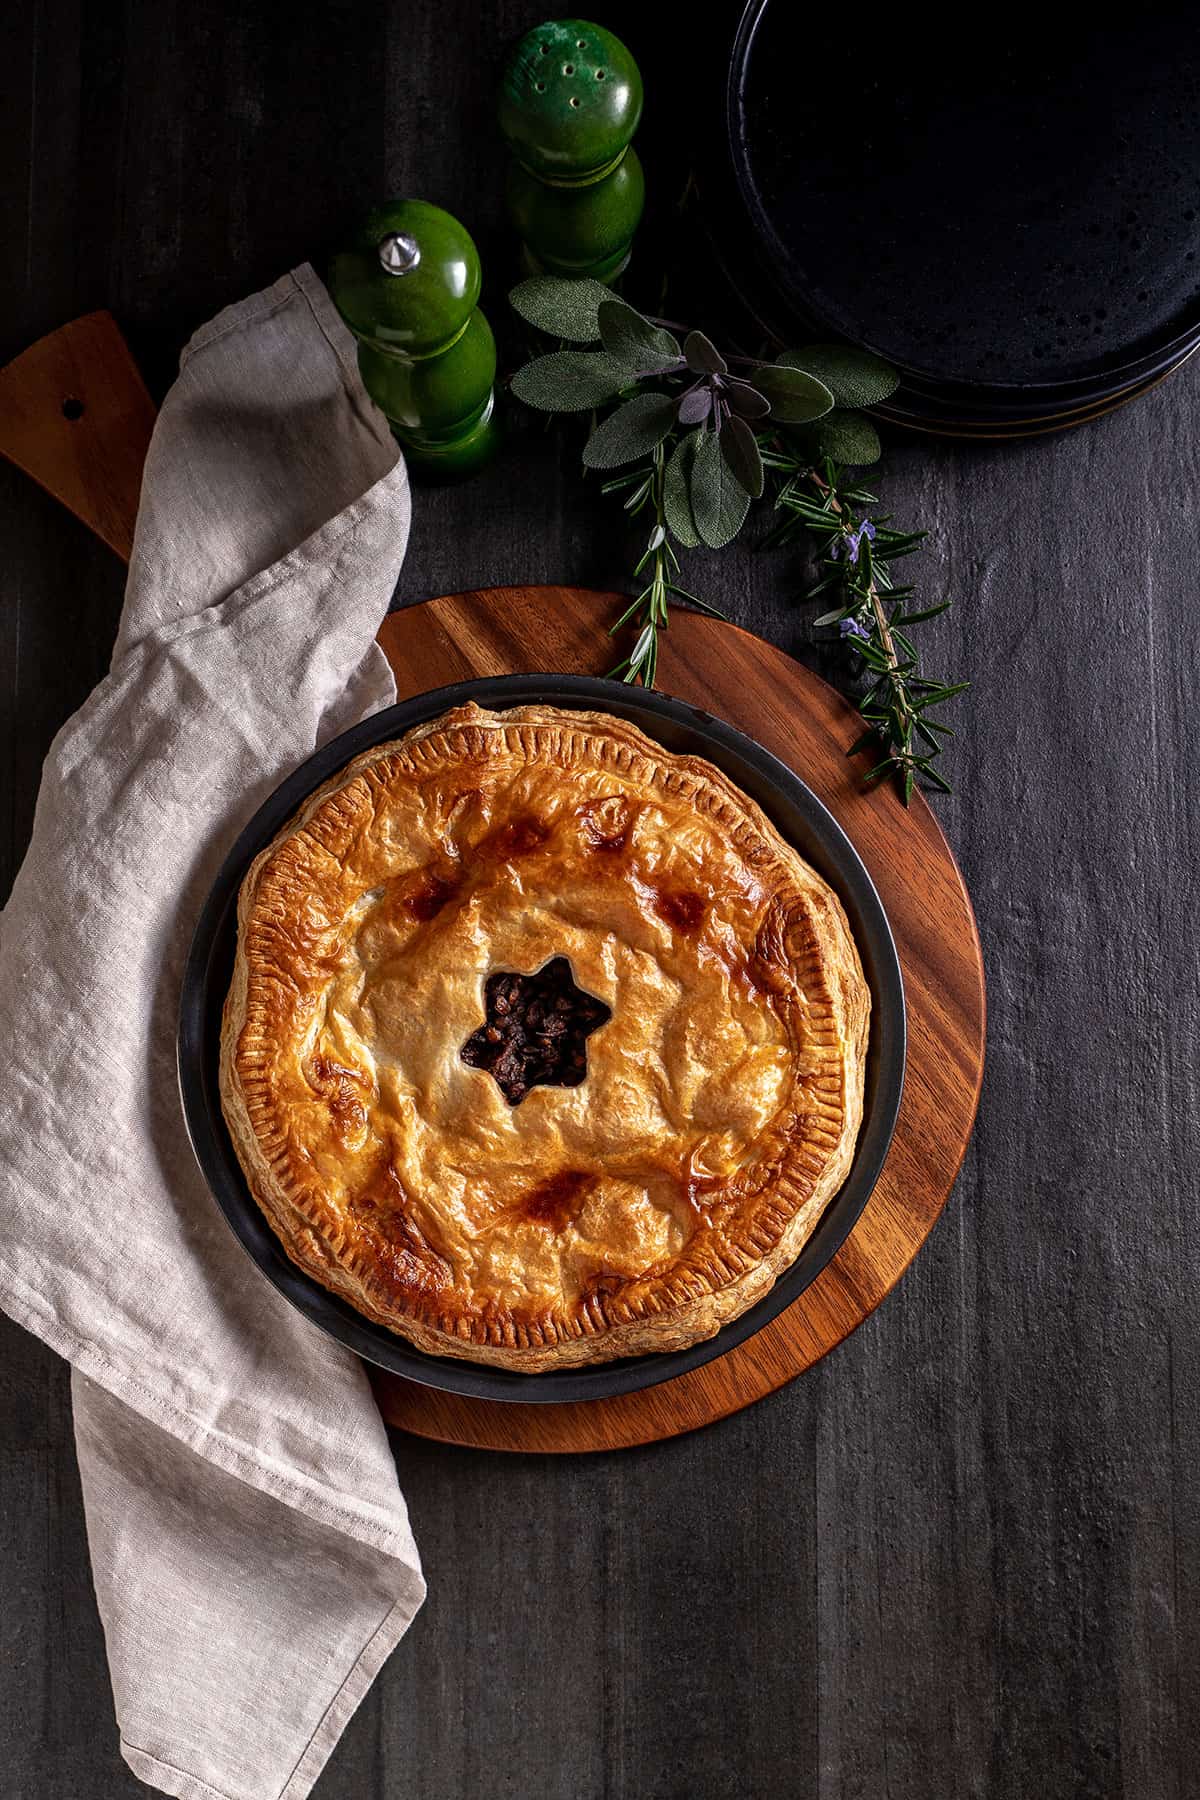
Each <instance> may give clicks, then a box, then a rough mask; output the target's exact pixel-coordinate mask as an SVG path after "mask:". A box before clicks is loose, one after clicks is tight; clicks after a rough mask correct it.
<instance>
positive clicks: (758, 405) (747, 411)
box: [724, 377, 771, 419]
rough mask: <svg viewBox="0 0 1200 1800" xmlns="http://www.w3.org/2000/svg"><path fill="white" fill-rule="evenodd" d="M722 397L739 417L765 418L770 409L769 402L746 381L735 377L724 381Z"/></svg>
mask: <svg viewBox="0 0 1200 1800" xmlns="http://www.w3.org/2000/svg"><path fill="white" fill-rule="evenodd" d="M724 398H725V399H726V400H728V402H729V405H730V407H731V409H732V410H733V411H734V412H735V413H737V415H738V417H739V418H741V419H765V418H766V416H767V414H768V413H769V412H770V410H771V405H770V402H769V401H768V400H766V399H764V397H763V396H762V395H761V394H760V393H759V392H758V390H757V388H752V387H751V386H750V383H749V382H748V381H740V380H738V379H737V378H736V377H735V378H733V379H731V380H727V381H726V383H725V394H724Z"/></svg>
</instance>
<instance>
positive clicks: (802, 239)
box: [704, 0, 1200, 437]
mask: <svg viewBox="0 0 1200 1800" xmlns="http://www.w3.org/2000/svg"><path fill="white" fill-rule="evenodd" d="M1053 10H1054V9H1051V8H1043V9H1042V11H1041V12H1038V11H1036V10H1035V9H1033V8H1032V7H1021V6H1017V7H1016V8H1015V9H1014V8H1011V7H1010V8H1005V9H1003V10H1002V11H999V12H997V11H995V10H993V11H991V12H976V13H974V14H971V13H960V14H959V15H957V24H956V25H953V26H951V25H950V24H948V22H947V18H946V16H945V15H941V14H940V9H929V11H928V13H927V14H926V15H925V16H924V17H922V16H921V14H920V12H919V11H918V10H917V9H911V8H895V9H893V10H892V11H890V12H889V13H888V14H882V13H881V14H880V15H878V16H875V17H871V18H869V19H864V18H859V17H858V16H857V15H846V14H844V13H842V12H841V11H840V10H837V9H834V10H830V9H828V8H821V9H810V8H807V7H804V8H800V7H796V6H794V5H792V4H791V3H790V0H752V4H750V5H749V6H748V7H747V8H746V10H745V12H744V14H743V15H742V18H741V22H740V25H738V27H737V29H736V33H735V35H734V38H733V43H732V46H731V50H730V54H729V57H728V61H727V63H726V69H727V80H726V86H725V109H724V122H725V131H724V134H723V141H722V147H721V152H720V155H719V157H718V158H716V159H714V166H713V167H712V168H710V171H709V177H710V181H711V186H709V188H708V189H707V191H706V192H705V195H704V199H705V212H706V214H707V216H708V221H709V225H710V229H713V236H714V241H715V242H717V243H718V246H719V248H720V250H721V255H722V260H723V261H724V263H725V265H726V268H727V271H728V273H729V274H730V277H731V279H732V280H733V282H734V284H735V286H736V287H737V289H738V292H739V295H740V297H741V298H742V300H743V301H744V302H745V303H746V305H747V306H748V307H749V308H750V310H751V312H752V313H753V315H754V316H755V318H756V319H757V320H758V322H759V323H760V325H761V326H762V328H763V330H764V331H765V332H766V333H767V335H768V336H769V337H771V338H773V339H775V340H777V341H780V342H785V343H790V344H797V343H802V342H805V341H812V340H813V339H814V338H829V337H831V336H834V337H841V338H845V339H847V340H849V341H851V342H853V343H856V344H863V345H866V346H868V347H870V348H871V349H874V350H876V351H878V352H879V353H880V354H881V355H883V356H885V357H887V358H888V359H889V360H890V361H892V362H894V363H896V364H897V365H898V366H899V367H900V368H901V369H902V370H903V374H904V381H903V386H902V388H901V390H900V392H899V393H898V394H897V395H896V396H895V398H894V400H893V401H891V402H890V403H889V404H888V406H887V407H886V408H884V409H881V410H882V411H884V412H885V413H886V414H887V415H888V416H890V417H891V418H892V419H894V420H896V421H898V422H900V423H903V424H906V425H913V426H918V427H920V428H921V429H923V430H929V431H940V432H947V433H952V434H954V435H964V434H965V435H971V436H983V437H1006V436H1025V435H1028V434H1031V433H1035V432H1041V431H1053V430H1057V429H1060V428H1062V427H1063V426H1066V425H1071V424H1075V423H1079V422H1081V421H1083V420H1085V419H1089V418H1094V417H1096V416H1098V415H1099V414H1101V413H1103V412H1106V411H1108V410H1109V409H1110V408H1111V407H1113V406H1116V405H1119V404H1121V403H1122V402H1123V401H1126V400H1129V399H1132V398H1134V397H1135V396H1136V395H1138V394H1141V393H1144V392H1145V391H1146V390H1147V389H1148V388H1149V387H1151V386H1153V385H1154V384H1155V383H1156V382H1158V381H1160V380H1162V379H1163V377H1164V376H1165V375H1167V374H1169V373H1170V372H1171V371H1172V370H1173V369H1175V368H1177V367H1178V365H1179V364H1180V363H1181V362H1182V361H1183V360H1184V359H1185V358H1186V357H1188V356H1190V355H1191V353H1192V351H1193V350H1194V349H1195V348H1196V347H1197V345H1198V344H1200V15H1197V14H1196V13H1195V12H1194V11H1189V12H1182V11H1181V12H1180V13H1179V15H1178V16H1177V17H1169V16H1168V15H1167V14H1166V13H1165V12H1164V11H1162V10H1156V11H1155V13H1154V15H1153V17H1152V18H1147V17H1145V16H1143V15H1138V14H1128V15H1126V16H1125V20H1124V22H1122V23H1119V24H1118V23H1116V22H1113V23H1110V24H1105V25H1103V26H1100V25H1097V24H1093V25H1091V26H1090V27H1089V26H1086V25H1084V26H1081V25H1080V24H1079V22H1078V20H1077V19H1075V20H1070V19H1066V18H1063V17H1057V18H1056V17H1054V16H1053ZM1064 11H1070V12H1073V11H1074V9H1064ZM1094 17H1098V15H1094ZM716 162H719V163H720V164H721V165H722V166H721V167H719V168H718V167H716V166H715V163H716ZM714 213H715V214H716V218H715V219H714ZM714 227H715V228H714Z"/></svg>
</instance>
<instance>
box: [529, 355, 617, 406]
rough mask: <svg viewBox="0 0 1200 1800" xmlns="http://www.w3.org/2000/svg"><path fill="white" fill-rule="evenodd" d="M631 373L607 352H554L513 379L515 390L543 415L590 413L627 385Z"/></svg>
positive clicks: (537, 357)
mask: <svg viewBox="0 0 1200 1800" xmlns="http://www.w3.org/2000/svg"><path fill="white" fill-rule="evenodd" d="M628 382H629V370H628V369H627V368H626V367H625V365H624V363H620V362H617V361H615V360H614V359H613V358H612V357H611V356H609V355H608V353H607V351H604V350H552V351H551V352H550V354H549V356H535V357H534V359H533V361H532V362H527V363H526V364H525V366H524V368H521V369H518V370H517V372H516V374H515V375H514V376H513V378H512V391H513V393H514V394H515V395H516V396H517V399H518V400H524V402H525V404H526V406H536V407H538V408H539V409H540V411H542V412H588V411H590V409H591V408H592V407H593V406H602V405H603V404H604V402H605V401H606V400H611V399H612V397H613V395H614V394H618V393H620V391H621V389H622V388H623V387H625V386H627V385H628Z"/></svg>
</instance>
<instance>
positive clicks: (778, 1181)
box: [221, 706, 870, 1372]
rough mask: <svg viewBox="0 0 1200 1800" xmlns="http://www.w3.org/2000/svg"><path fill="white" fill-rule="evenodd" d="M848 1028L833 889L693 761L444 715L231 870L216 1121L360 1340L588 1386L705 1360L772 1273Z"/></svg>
mask: <svg viewBox="0 0 1200 1800" xmlns="http://www.w3.org/2000/svg"><path fill="white" fill-rule="evenodd" d="M558 959H565V961H559V960H558ZM502 1001H503V1002H505V1003H504V1004H503V1005H501V1002H502ZM869 1005H870V1002H869V994H868V989H867V985H866V982H865V980H864V977H863V973H862V968H861V964H860V961H859V957H858V953H857V951H856V949H855V946H854V942H853V940H852V938H851V935H850V931H849V928H848V926H847V923H846V919H845V915H844V913H843V911H842V908H841V905H840V903H839V902H838V900H837V898H836V896H835V895H834V893H833V892H832V890H831V889H830V888H829V887H828V886H827V884H826V883H825V882H824V881H823V880H822V879H821V878H820V877H819V876H818V875H817V874H816V873H815V872H814V871H813V870H812V869H810V868H809V867H808V865H807V864H806V863H805V862H804V861H803V860H802V859H801V858H800V857H799V856H798V855H797V853H796V852H795V851H793V850H792V849H791V848H790V847H789V846H787V845H786V844H785V843H784V842H783V840H782V839H781V838H780V837H779V836H778V834H777V833H776V832H775V830H774V828H773V827H772V826H771V825H770V824H769V822H768V821H767V819H766V818H765V817H764V815H763V814H762V812H761V811H760V810H759V808H758V807H757V806H756V805H755V804H754V803H753V802H752V801H750V800H749V799H748V798H747V796H745V795H744V794H743V793H741V791H740V790H739V789H738V788H737V787H735V786H734V784H733V783H732V782H731V781H729V780H728V778H727V777H725V776H724V775H722V774H721V773H720V772H719V771H718V770H717V769H715V768H713V767H712V766H711V765H710V764H708V763H706V762H703V761H701V760H699V759H697V758H693V757H678V756H672V755H670V754H668V753H667V752H665V751H664V750H662V749H661V748H660V747H659V746H658V745H657V744H655V743H654V742H652V741H651V740H650V739H649V738H647V737H645V736H644V735H643V734H642V733H641V732H640V731H638V730H637V729H636V728H635V727H633V726H631V725H629V724H627V723H625V722H624V721H622V720H619V719H617V718H615V717H614V716H612V715H610V714H607V713H579V712H573V711H565V710H559V709H555V708H552V707H544V706H532V707H524V708H520V709H517V710H514V711H506V712H503V713H489V712H484V711H481V710H480V709H479V708H477V707H474V706H467V707H462V708H459V709H457V710H456V711H454V712H451V713H447V714H446V715H444V716H443V717H442V718H440V719H437V720H435V721H433V722H432V723H430V724H427V725H424V726H421V727H420V728H419V729H418V730H416V731H414V732H413V733H411V734H410V735H409V736H408V737H406V738H404V739H402V740H401V741H399V742H398V743H392V744H385V745H382V746H380V747H378V748H376V749H374V750H371V751H369V752H368V753H367V754H366V755H364V756H361V757H359V758H358V759H357V760H356V761H355V762H353V763H352V764H351V765H350V766H349V767H348V768H347V769H345V770H343V771H342V772H341V773H340V774H339V775H338V776H337V777H336V778H335V779H334V781H332V782H330V783H328V784H327V785H326V786H325V787H324V788H323V789H321V790H320V791H319V792H318V793H317V794H315V795H314V796H313V797H312V799H311V800H310V801H309V802H308V803H307V804H306V806H305V807H304V809H303V811H302V813H301V814H300V815H299V816H298V818H296V819H295V820H293V821H292V823H291V824H290V825H289V826H288V827H287V828H286V829H285V830H284V831H283V832H282V833H281V835H280V836H279V837H278V838H277V839H276V841H275V842H274V843H273V844H272V845H271V846H270V847H269V848H268V849H267V850H265V851H264V852H263V853H262V854H261V855H260V856H259V857H258V858H257V859H256V861H255V862H254V863H253V865H252V866H251V868H250V870H249V872H248V873H247V876H246V879H245V881H244V883H243V887H242V891H241V895H240V900H239V907H238V947H237V958H236V965H235V969H234V976H233V982H232V986H231V989H230V993H229V998H228V1001H227V1004H226V1009H225V1024H224V1031H223V1036H222V1057H221V1094H222V1102H223V1106H224V1111H225V1116H226V1120H227V1122H228V1125H229V1129H230V1132H231V1134H232V1137H233V1141H234V1144H235V1146H236V1149H237V1152H238V1156H239V1159H240V1161H241V1163H242V1167H243V1169H244V1171H245V1174H246V1177H247V1180H248V1182H249V1185H250V1188H251V1190H252V1192H253V1193H254V1196H255V1198H256V1200H257V1201H258V1204H259V1205H260V1206H261V1207H262V1209H263V1211H264V1213H265V1214H266V1216H267V1218H268V1219H269V1221H270V1223H271V1224H272V1226H273V1227H274V1230H275V1232H276V1233H277V1235H278V1236H279V1238H280V1239H281V1241H282V1243H283V1245H284V1247H285V1248H286V1250H287V1252H288V1254H289V1255H290V1256H291V1257H292V1259H293V1260H294V1261H295V1262H296V1263H297V1264H299V1266H300V1267H301V1268H303V1269H305V1270H306V1271H307V1272H308V1273H309V1274H310V1275H311V1276H313V1277H315V1278H316V1279H317V1280H318V1281H320V1282H321V1283H323V1284H324V1285H325V1286H326V1287H328V1288H330V1289H332V1290H333V1291H334V1292H335V1293H337V1294H340V1295H341V1296H342V1297H343V1298H344V1299H346V1300H348V1301H349V1302H350V1303H351V1304H352V1305H354V1306H355V1307H357V1308H358V1309H359V1310H360V1311H361V1312H363V1313H365V1314H366V1315H367V1316H368V1317H370V1318H372V1319H374V1320H377V1321H379V1322H380V1323H382V1324H384V1325H386V1326H388V1327H390V1328H391V1329H392V1330H393V1331H396V1332H398V1333H400V1334H401V1335H403V1336H404V1337H406V1338H408V1339H409V1340H411V1341H412V1342H413V1343H414V1344H416V1345H418V1346H419V1347H420V1348H422V1349H424V1350H427V1351H432V1352H434V1353H435V1354H440V1355H449V1356H459V1357H467V1358H471V1359H473V1360H476V1361H479V1362H487V1363H492V1364H500V1365H503V1366H505V1367H508V1368H511V1369H515V1370H526V1371H531V1372H532V1371H539V1370H545V1369H551V1368H556V1367H566V1366H572V1365H578V1364H581V1363H589V1362H600V1361H604V1360H608V1359H611V1358H614V1357H620V1356H629V1355H638V1354H645V1353H649V1352H653V1351H661V1350H668V1349H678V1348H682V1347H684V1346H686V1345H688V1344H691V1343H694V1342H696V1341H698V1340H699V1339H701V1338H705V1337H708V1336H711V1335H712V1333H714V1332H715V1331H717V1330H718V1329H719V1328H720V1326H721V1325H722V1324H723V1323H725V1322H726V1321H727V1320H729V1319H732V1318H734V1317H736V1316H737V1315H738V1314H739V1313H741V1312H743V1311H744V1310H745V1309H746V1307H748V1306H750V1305H752V1304H753V1302H754V1301H755V1300H757V1299H759V1298H760V1297H761V1296H762V1294H763V1293H765V1292H766V1291H767V1289H768V1288H769V1287H770V1286H771V1285H772V1283H773V1282H774V1281H775V1279H776V1278H777V1276H778V1275H779V1274H780V1273H781V1272H782V1270H783V1269H785V1268H786V1267H787V1266H788V1265H789V1264H790V1263H791V1262H792V1261H793V1260H794V1259H795V1257H796V1255H797V1254H798V1253H799V1251H800V1248H801V1247H802V1245H803V1243H804V1242H805V1240H806V1239H807V1237H808V1236H809V1234H810V1233H811V1231H812V1229H813V1226H814V1225H815V1224H816V1222H817V1220H818V1218H819V1217H820V1214H821V1211H822V1209H823V1207H824V1206H825V1204H826V1203H827V1201H828V1200H829V1199H830V1198H831V1197H832V1196H833V1194H834V1193H835V1192H836V1191H837V1189H838V1187H839V1186H840V1185H841V1183H842V1182H843V1180H844V1179H845V1175H846V1173H847V1170H848V1169H849V1166H850V1161H851V1157H852V1154H853V1149H854V1144H855V1140H856V1137H857V1134H858V1130H859V1126H860V1122H861V1118H862V1095H863V1067H864V1060H865V1054H866V1040H867V1027H868V1014H869ZM497 1009H499V1010H497ZM491 1033H495V1034H496V1035H495V1036H492V1035H490V1034H491ZM581 1059H582V1060H581ZM488 1064H490V1065H491V1066H485V1065H488Z"/></svg>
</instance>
